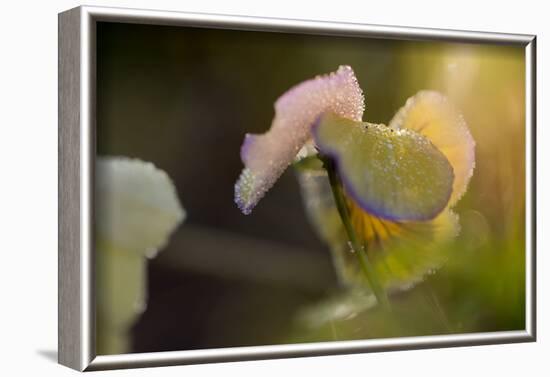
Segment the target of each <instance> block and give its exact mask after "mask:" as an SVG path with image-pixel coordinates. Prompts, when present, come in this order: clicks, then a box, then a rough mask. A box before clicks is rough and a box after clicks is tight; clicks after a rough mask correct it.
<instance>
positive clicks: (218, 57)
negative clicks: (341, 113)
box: [97, 22, 525, 353]
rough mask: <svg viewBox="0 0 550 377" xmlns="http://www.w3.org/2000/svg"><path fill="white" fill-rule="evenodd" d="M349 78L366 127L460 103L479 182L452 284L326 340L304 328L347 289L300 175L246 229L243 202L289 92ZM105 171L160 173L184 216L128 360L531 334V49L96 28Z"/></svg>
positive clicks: (273, 194)
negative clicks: (421, 94) (262, 141)
mask: <svg viewBox="0 0 550 377" xmlns="http://www.w3.org/2000/svg"><path fill="white" fill-rule="evenodd" d="M342 64H347V65H350V66H352V67H353V69H354V70H355V73H356V75H357V77H358V79H359V84H360V86H361V87H362V89H363V91H364V92H365V97H366V111H365V115H364V121H368V122H372V123H386V124H387V123H388V122H389V120H390V119H391V118H392V116H393V114H394V113H395V112H396V111H397V110H398V109H399V108H400V107H401V106H402V105H403V104H404V102H405V100H406V99H407V98H408V97H410V96H412V95H413V94H415V93H416V92H417V91H419V90H422V89H434V90H439V91H441V92H442V93H444V94H446V95H447V96H449V97H450V99H451V100H452V101H453V102H454V103H455V104H456V106H457V107H458V108H459V109H460V110H461V111H462V112H463V114H464V117H465V119H466V121H467V123H468V125H469V127H470V130H471V132H472V135H473V137H474V139H475V140H476V144H477V146H476V169H475V171H474V176H473V179H472V181H471V183H470V186H469V190H468V192H467V194H466V195H465V196H464V197H463V199H462V200H461V201H460V202H459V204H458V206H457V207H456V208H455V210H456V212H457V213H458V214H459V215H460V223H461V227H462V231H461V234H460V235H459V236H458V237H457V239H456V242H455V243H454V244H453V246H452V248H451V249H450V250H449V260H448V262H447V263H446V264H445V266H443V267H442V268H441V269H440V270H439V271H437V272H436V273H434V274H431V275H429V276H427V277H426V279H425V280H424V281H423V282H422V283H421V284H419V285H417V286H416V287H414V288H413V289H411V290H408V291H406V292H405V291H404V292H402V293H399V294H397V295H394V296H392V298H391V301H392V307H393V308H394V315H393V316H392V317H391V318H388V316H387V315H384V313H380V312H379V311H378V310H377V309H372V310H368V311H365V312H361V313H357V315H355V316H352V317H350V318H348V319H346V320H342V321H338V322H331V323H330V324H328V325H323V326H318V327H315V326H307V325H304V324H303V323H302V322H300V321H297V320H296V318H297V315H298V313H300V312H301V311H302V310H304V309H307V308H311V307H312V305H316V304H317V303H319V302H323V301H324V300H326V299H328V298H329V297H332V294H334V293H335V292H338V283H337V280H336V275H335V272H334V267H333V266H332V264H331V258H330V255H329V251H328V248H327V246H326V245H324V244H323V243H322V242H321V241H320V240H319V239H318V238H317V237H316V235H315V233H314V231H313V229H312V227H311V225H310V224H309V223H308V220H307V218H306V216H305V213H304V208H303V204H302V201H301V197H300V190H299V187H298V183H297V181H296V177H295V175H294V172H293V171H292V169H289V170H288V171H287V172H286V173H285V174H284V175H283V177H282V179H281V180H280V181H279V182H277V184H276V185H275V187H274V188H273V189H272V190H271V191H270V192H269V193H268V195H267V196H266V198H265V199H264V200H262V202H261V203H260V204H259V206H258V207H257V208H256V209H255V211H254V212H253V214H252V215H250V216H244V215H242V214H241V213H240V211H239V210H238V209H237V207H236V206H235V204H234V203H233V185H234V183H235V180H236V179H237V177H238V175H239V173H240V171H241V168H242V164H241V162H240V158H239V149H240V145H241V142H242V139H243V136H244V134H245V133H246V132H254V133H261V132H265V131H266V130H267V129H268V128H269V126H270V124H271V120H272V118H273V103H274V101H275V100H276V99H277V98H278V97H279V96H280V95H281V94H282V93H284V92H285V91H286V90H287V89H289V88H290V87H291V86H293V85H295V84H297V83H299V82H301V81H303V80H305V79H308V78H311V77H313V76H315V75H317V74H322V73H327V72H331V71H334V70H336V69H337V67H338V66H339V65H342ZM97 154H98V155H120V156H130V157H137V158H140V159H142V160H146V161H151V162H153V163H154V164H155V165H157V166H158V167H159V168H161V169H163V170H165V171H166V172H167V173H168V174H169V176H170V177H171V178H172V179H173V180H174V183H175V185H176V187H177V191H178V195H179V198H180V200H181V202H182V204H183V206H184V207H185V209H186V210H187V212H188V218H187V220H186V222H185V223H183V224H182V226H181V227H180V228H179V230H178V231H177V232H176V234H175V235H174V236H173V237H172V240H171V242H170V244H169V245H168V246H167V248H166V249H165V250H164V251H162V252H161V253H160V254H159V256H158V257H157V258H156V259H153V260H152V261H151V262H150V263H149V267H148V269H149V270H148V272H149V281H148V291H149V292H148V296H149V300H148V306H147V310H146V311H145V313H144V314H143V315H142V316H141V318H140V319H139V320H138V322H137V323H136V324H135V326H134V327H133V329H132V334H131V337H132V340H131V350H130V351H131V352H153V351H169V350H186V349H199V348H216V347H228V346H245V345H262V344H282V343H289V342H303V341H327V340H334V339H339V340H343V339H365V338H379V337H391V336H412V335H431V334H449V333H465V332H485V331H502V330H515V329H523V328H524V327H525V61H524V52H523V48H520V47H513V46H506V45H500V46H494V45H486V44H485V45H484V44H461V43H444V42H414V41H397V40H385V39H370V38H358V37H353V38H352V37H332V36H314V35H295V34H287V33H267V32H248V31H230V30H209V29H200V28H184V27H169V26H152V25H133V24H120V23H104V22H100V23H98V26H97ZM99 326H100V325H99ZM99 330H101V329H99ZM98 332H101V331H98ZM98 351H99V353H103V352H102V350H101V349H99V350H98Z"/></svg>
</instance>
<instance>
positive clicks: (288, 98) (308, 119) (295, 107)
mask: <svg viewBox="0 0 550 377" xmlns="http://www.w3.org/2000/svg"><path fill="white" fill-rule="evenodd" d="M325 111H332V112H334V113H336V114H338V115H340V116H342V117H345V118H349V119H353V120H357V121H359V120H361V118H362V116H363V111H364V98H363V92H362V91H361V88H360V87H359V85H358V83H357V79H356V77H355V74H354V72H353V70H352V69H351V67H348V66H341V67H340V68H338V70H337V71H336V72H333V73H330V74H327V75H323V76H318V77H316V78H314V79H311V80H308V81H305V82H303V83H301V84H298V85H296V86H295V87H293V88H291V89H290V90H288V91H287V92H286V93H285V94H283V96H281V97H280V98H279V99H278V100H277V102H276V103H275V118H274V119H273V122H272V124H271V128H270V130H269V131H268V132H266V133H265V134H262V135H252V134H247V135H246V136H245V139H244V142H243V145H242V147H241V160H242V161H243V163H244V166H245V168H244V169H243V172H242V173H241V176H240V177H239V180H238V181H237V183H236V184H235V202H236V203H237V205H238V206H239V208H240V209H241V211H243V213H245V214H249V213H250V212H251V211H252V209H253V208H254V207H255V206H256V204H257V203H258V201H259V200H260V199H261V198H262V197H263V196H264V195H265V193H266V192H267V191H268V190H269V189H270V188H271V187H272V186H273V184H274V183H275V181H277V179H278V178H279V177H280V176H281V174H282V173H283V172H284V171H285V169H286V168H287V167H288V166H289V165H290V164H291V163H292V161H293V160H294V158H295V157H296V155H297V153H298V152H299V151H300V149H301V148H302V146H303V145H304V144H305V143H306V142H307V141H308V140H309V139H310V138H311V133H310V131H311V126H312V125H313V123H314V121H315V119H316V118H317V117H318V116H319V115H320V114H321V113H323V112H325Z"/></svg>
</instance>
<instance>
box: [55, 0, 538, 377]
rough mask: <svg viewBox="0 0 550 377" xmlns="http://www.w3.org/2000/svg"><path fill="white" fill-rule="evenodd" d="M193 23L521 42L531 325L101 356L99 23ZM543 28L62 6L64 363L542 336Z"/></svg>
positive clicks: (219, 357) (151, 362) (202, 359)
mask: <svg viewBox="0 0 550 377" xmlns="http://www.w3.org/2000/svg"><path fill="white" fill-rule="evenodd" d="M98 22H114V23H132V24H149V25H168V26H187V27H196V28H207V29H230V30H246V31H260V32H277V33H298V34H311V35H324V36H345V37H368V38H377V39H382V40H384V39H387V40H395V39H398V40H414V41H446V42H466V43H476V44H494V45H499V44H506V45H515V46H521V47H522V48H524V51H525V69H526V71H525V84H526V87H525V100H526V101H525V121H526V123H525V132H526V133H525V142H526V146H525V174H526V182H525V195H526V196H525V201H526V205H525V224H526V232H525V236H526V239H525V247H526V250H525V251H526V252H525V257H526V260H525V267H526V271H525V329H524V330H520V331H501V332H487V333H470V334H458V335H435V336H434V335H432V336H420V337H416V336H415V337H402V338H387V339H386V338H385V339H369V340H346V341H333V342H322V343H302V344H285V345H261V346H246V347H229V348H219V349H201V350H189V351H167V352H154V353H134V354H119V355H97V353H96V322H95V320H96V316H95V305H96V301H95V295H94V286H95V282H94V279H95V267H94V247H95V245H94V237H93V234H94V189H93V187H94V173H95V158H96V154H95V151H96V144H95V143H96V132H95V131H96V95H97V90H96V89H97V88H96V47H97V46H96V26H97V23H98ZM535 72H536V37H535V36H533V35H517V34H503V33H485V32H483V33H482V32H471V31H454V30H437V29H421V28H408V27H393V26H379V25H362V24H346V23H332V22H318V21H305V20H285V19H274V18H254V17H244V16H225V15H212V14H192V13H181V12H167V11H157V10H137V9H122V8H107V7H88V6H82V7H78V8H74V9H71V10H68V11H66V12H63V13H60V14H59V261H58V266H59V267H58V268H59V286H58V287H59V288H58V289H59V301H58V305H59V306H58V310H59V312H58V313H59V314H58V316H59V335H58V345H59V346H58V349H59V353H58V355H59V363H60V364H62V365H65V366H68V367H70V368H73V369H76V370H80V371H94V370H104V369H117V368H137V367H153V366H167V365H184V364H194V363H206V362H223V361H237V360H256V359H269V358H282V357H301V356H317V355H319V356H320V355H336V354H351V353H364V352H380V351H393V350H406V349H422V348H435V347H455V346H473V345H484V344H501V343H516V342H531V341H535V340H536V299H535V297H536V284H535V283H536V276H535V271H536V117H535V114H536V74H535Z"/></svg>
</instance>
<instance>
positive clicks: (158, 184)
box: [95, 157, 185, 353]
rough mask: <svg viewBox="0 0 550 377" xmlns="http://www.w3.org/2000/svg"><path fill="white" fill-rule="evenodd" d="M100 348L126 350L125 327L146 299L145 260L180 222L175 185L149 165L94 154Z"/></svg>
mask: <svg viewBox="0 0 550 377" xmlns="http://www.w3.org/2000/svg"><path fill="white" fill-rule="evenodd" d="M95 197H96V203H97V204H96V223H95V231H96V237H95V239H96V250H97V253H96V265H97V268H96V271H97V290H96V293H97V296H96V297H97V319H98V322H99V324H100V326H99V328H100V329H103V330H104V331H100V333H99V334H98V345H99V352H101V353H121V352H125V351H127V349H128V344H127V342H128V331H129V329H130V327H131V326H132V325H133V324H134V322H135V320H136V319H137V318H138V316H139V315H140V314H141V313H142V312H143V310H144V309H145V307H146V302H147V298H146V296H147V290H146V287H147V273H146V267H147V259H148V258H153V257H154V256H155V255H156V253H157V252H158V251H159V250H161V249H162V248H163V247H164V246H165V245H166V243H167V242H168V239H169V236H170V234H171V233H172V232H173V231H174V230H175V229H176V228H177V226H178V225H179V224H180V223H181V222H182V221H183V220H184V218H185V211H184V210H183V208H182V206H181V204H180V202H179V200H178V197H177V193H176V189H175V187H174V184H173V183H172V181H171V180H170V177H168V175H167V174H166V173H165V172H164V171H162V170H160V169H158V168H156V167H155V166H154V165H153V164H152V163H149V162H143V161H141V160H138V159H130V158H125V157H99V158H98V159H97V164H96V193H95Z"/></svg>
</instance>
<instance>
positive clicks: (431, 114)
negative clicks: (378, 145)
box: [390, 91, 475, 207]
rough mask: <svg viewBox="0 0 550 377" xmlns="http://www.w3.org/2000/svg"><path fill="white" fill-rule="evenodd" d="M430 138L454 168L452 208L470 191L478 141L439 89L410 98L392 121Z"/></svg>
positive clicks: (394, 126) (450, 205)
mask: <svg viewBox="0 0 550 377" xmlns="http://www.w3.org/2000/svg"><path fill="white" fill-rule="evenodd" d="M390 127H393V128H397V129H400V128H407V129H410V130H414V131H416V132H419V133H420V134H422V135H424V136H425V137H427V138H428V139H429V140H430V141H431V142H432V144H434V145H435V146H436V148H438V149H439V150H440V151H441V152H442V153H443V154H444V155H445V157H447V160H449V162H450V164H451V166H452V167H453V170H454V176H455V178H454V182H453V192H452V194H451V198H450V200H449V207H452V206H454V205H455V204H456V202H457V201H458V200H459V199H460V198H461V197H462V195H463V194H464V193H465V192H466V188H467V187H468V182H469V181H470V178H471V177H472V174H473V171H474V166H475V150H474V149H475V141H474V139H473V137H472V135H471V134H470V131H469V129H468V126H467V125H466V122H465V120H464V117H463V116H462V114H460V113H459V112H458V111H457V110H456V109H455V108H454V106H453V105H452V104H451V103H450V102H449V101H448V100H447V98H446V97H445V96H443V95H442V94H440V93H438V92H433V91H421V92H418V93H417V94H416V95H414V96H413V97H411V98H409V99H408V100H407V102H406V104H405V106H403V107H402V108H401V109H400V110H399V111H398V112H397V114H396V115H395V116H394V118H393V119H392V121H391V122H390Z"/></svg>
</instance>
